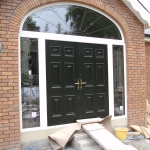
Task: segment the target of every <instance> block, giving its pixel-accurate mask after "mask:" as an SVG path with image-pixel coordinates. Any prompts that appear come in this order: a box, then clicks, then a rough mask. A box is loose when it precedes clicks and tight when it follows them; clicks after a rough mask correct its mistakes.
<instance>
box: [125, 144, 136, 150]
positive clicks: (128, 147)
mask: <svg viewBox="0 0 150 150" xmlns="http://www.w3.org/2000/svg"><path fill="white" fill-rule="evenodd" d="M126 148H127V150H137V149H136V148H135V147H133V146H131V145H126Z"/></svg>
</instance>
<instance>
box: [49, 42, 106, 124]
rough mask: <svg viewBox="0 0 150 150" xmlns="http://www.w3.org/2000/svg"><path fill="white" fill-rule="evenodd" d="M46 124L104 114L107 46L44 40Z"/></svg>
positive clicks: (103, 115)
mask: <svg viewBox="0 0 150 150" xmlns="http://www.w3.org/2000/svg"><path fill="white" fill-rule="evenodd" d="M46 79H47V117H48V126H50V125H59V124H66V123H73V122H75V121H76V120H77V119H86V118H92V117H105V116H107V115H108V114H109V106H108V65H107V46H106V45H100V44H87V43H76V42H63V41H52V40H46Z"/></svg>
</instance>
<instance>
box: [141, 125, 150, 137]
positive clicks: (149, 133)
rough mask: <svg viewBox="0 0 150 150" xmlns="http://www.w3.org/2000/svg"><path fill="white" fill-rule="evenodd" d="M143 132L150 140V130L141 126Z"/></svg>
mask: <svg viewBox="0 0 150 150" xmlns="http://www.w3.org/2000/svg"><path fill="white" fill-rule="evenodd" d="M141 130H142V132H143V134H144V135H145V137H146V138H148V139H149V138H150V129H148V128H145V127H142V126H141Z"/></svg>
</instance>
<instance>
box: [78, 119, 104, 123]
mask: <svg viewBox="0 0 150 150" xmlns="http://www.w3.org/2000/svg"><path fill="white" fill-rule="evenodd" d="M102 120H103V119H101V118H100V117H98V118H89V119H79V120H76V122H77V123H81V124H84V123H97V122H100V121H102Z"/></svg>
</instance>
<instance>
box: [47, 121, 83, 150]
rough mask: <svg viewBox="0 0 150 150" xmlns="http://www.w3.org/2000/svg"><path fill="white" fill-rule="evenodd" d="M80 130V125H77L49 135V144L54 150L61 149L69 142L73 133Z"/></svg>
mask: <svg viewBox="0 0 150 150" xmlns="http://www.w3.org/2000/svg"><path fill="white" fill-rule="evenodd" d="M80 129H81V124H79V123H75V124H73V125H70V126H69V127H66V128H64V129H62V130H60V131H57V132H55V133H53V134H51V135H49V136H48V138H49V142H50V144H51V146H52V147H53V149H54V150H58V149H60V148H63V147H65V145H66V144H67V142H69V141H70V140H71V139H72V137H73V136H72V135H73V133H74V132H75V131H77V130H80Z"/></svg>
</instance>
